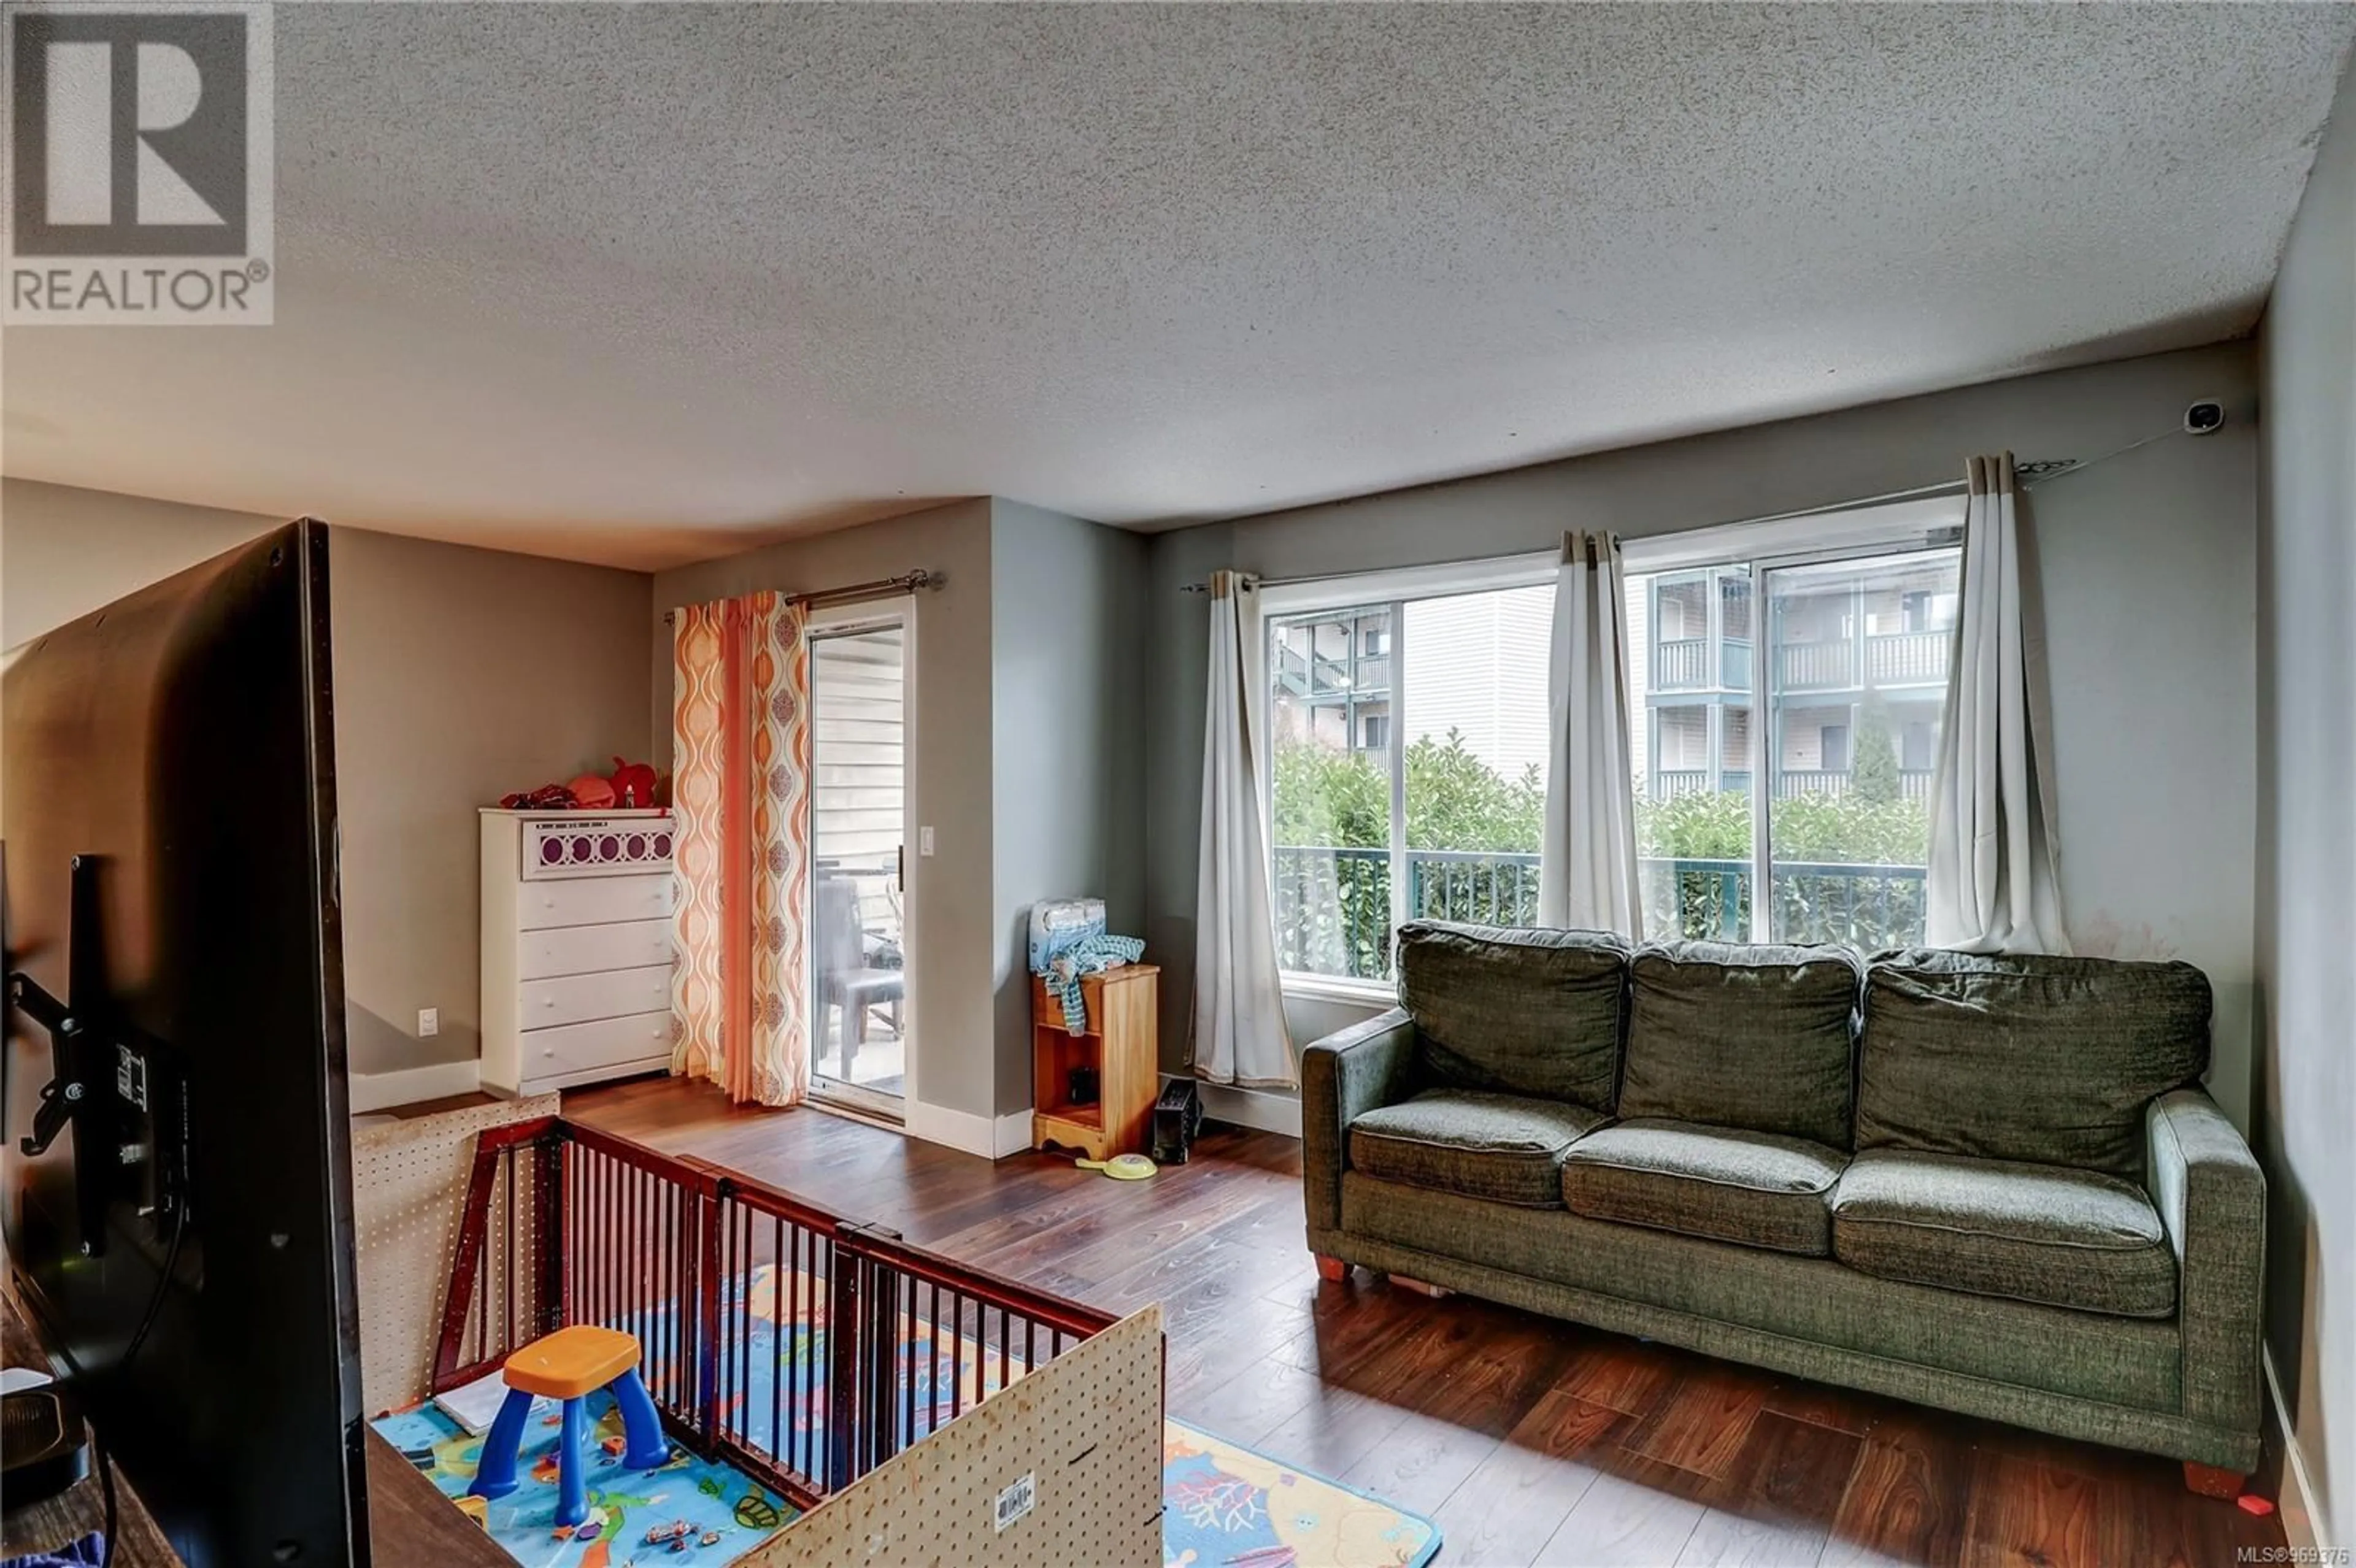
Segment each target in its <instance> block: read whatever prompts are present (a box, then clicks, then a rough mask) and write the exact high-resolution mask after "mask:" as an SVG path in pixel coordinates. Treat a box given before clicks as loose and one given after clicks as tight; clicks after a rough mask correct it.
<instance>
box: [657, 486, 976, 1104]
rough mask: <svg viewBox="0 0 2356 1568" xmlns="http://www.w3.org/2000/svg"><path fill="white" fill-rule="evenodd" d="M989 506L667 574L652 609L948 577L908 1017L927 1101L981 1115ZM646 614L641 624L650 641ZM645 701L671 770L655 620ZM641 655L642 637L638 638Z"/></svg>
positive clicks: (663, 660) (913, 895) (661, 643)
mask: <svg viewBox="0 0 2356 1568" xmlns="http://www.w3.org/2000/svg"><path fill="white" fill-rule="evenodd" d="M990 537H991V528H990V503H989V502H987V501H961V502H957V503H955V504H952V505H950V506H947V507H933V508H931V509H930V510H927V511H923V512H916V513H912V514H910V515H909V516H906V517H887V518H885V519H884V520H883V521H882V522H876V523H869V524H867V525H866V526H864V527H862V528H845V529H842V530H841V531H839V532H836V533H830V534H819V535H815V536H812V537H810V538H808V539H789V540H787V541H786V542H785V543H783V544H777V545H772V546H769V547H767V548H766V549H756V550H748V551H746V552H745V553H744V554H742V555H733V556H728V557H726V558H724V559H723V560H711V561H704V562H702V563H701V564H699V565H695V566H685V567H680V568H679V569H678V570H676V571H665V572H661V573H659V574H658V575H657V576H656V578H655V591H654V602H653V609H654V612H655V613H656V615H657V616H658V617H659V615H660V614H661V613H664V612H667V611H669V610H670V609H671V608H672V607H673V606H675V605H680V604H695V603H703V602H705V601H707V600H712V599H723V598H729V597H733V596H734V595H736V594H740V593H750V592H755V591H756V590H759V589H765V588H775V589H782V590H786V591H787V592H809V591H812V590H817V589H822V588H839V587H841V586H842V585H843V584H845V583H851V582H863V581H869V580H871V579H873V578H879V577H896V576H898V575H900V574H901V573H902V572H905V571H916V570H917V569H918V568H922V569H924V570H926V571H935V572H938V573H940V574H941V575H942V578H943V581H942V585H941V586H940V587H939V588H938V589H935V590H928V591H926V592H924V593H921V594H919V595H917V597H916V677H915V682H914V685H915V693H914V697H915V702H916V720H915V723H914V725H913V726H912V727H911V731H910V733H911V737H912V739H911V741H910V752H911V755H910V757H909V760H908V770H909V771H908V776H909V778H910V779H911V780H912V781H913V782H912V784H911V785H910V787H911V788H912V789H913V791H914V792H915V796H916V819H917V821H918V822H920V823H923V824H926V825H928V826H930V827H932V828H933V831H934V843H935V851H934V854H933V857H932V858H931V859H919V858H918V857H917V856H916V853H915V852H914V851H915V847H914V846H910V854H909V858H908V906H909V908H908V926H907V936H908V963H909V967H910V971H911V976H912V977H911V980H910V995H909V1008H910V1023H911V1025H912V1028H913V1030H914V1037H915V1040H916V1051H917V1053H918V1057H919V1061H920V1066H919V1068H918V1071H917V1079H918V1083H917V1093H918V1095H919V1096H920V1097H921V1098H922V1100H923V1101H924V1102H925V1103H926V1104H929V1105H934V1106H938V1107H941V1108H943V1109H945V1110H948V1111H954V1112H959V1113H962V1114H964V1115H969V1116H980V1117H986V1116H988V1115H991V1112H992V1109H993V1107H994V1106H995V1104H996V1101H997V1097H998V1093H997V1085H996V1077H997V1072H996V1052H995V1048H994V1045H993V1043H992V1042H993V1037H994V1033H995V1023H994V1019H993V1017H992V1013H991V990H992V986H993V982H994V957H993V955H994V954H995V952H996V945H997V944H996V929H995V928H996V911H995V906H994V903H993V897H992V894H993V888H992V882H991V865H992V859H991V854H992V842H991V834H992V821H991V555H990ZM646 629H647V622H646V621H645V620H644V619H643V618H642V619H641V621H640V623H639V635H640V636H641V637H644V636H645V635H646ZM653 634H654V636H653V665H652V667H653V672H654V688H653V701H654V704H655V706H654V707H653V709H651V712H652V716H653V723H654V728H655V733H656V748H657V750H658V752H659V753H660V757H661V761H660V763H659V765H661V766H663V767H666V768H668V767H669V752H670V628H669V627H668V626H665V625H663V624H661V622H660V620H659V619H657V620H656V621H655V622H654V624H653ZM637 654H638V657H639V658H640V660H641V661H642V663H643V662H644V661H645V659H646V656H647V645H646V643H644V642H640V643H638V644H637Z"/></svg>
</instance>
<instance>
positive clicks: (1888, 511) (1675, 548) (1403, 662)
mask: <svg viewBox="0 0 2356 1568" xmlns="http://www.w3.org/2000/svg"><path fill="white" fill-rule="evenodd" d="M1961 498H1962V487H1961V486H1957V487H1955V488H1954V490H1952V491H1946V492H1943V493H1940V494H1935V495H1930V496H1919V497H1912V498H1909V499H1906V500H1902V501H1895V502H1886V503H1878V504H1869V505H1863V506H1835V507H1821V508H1818V509H1815V510H1812V511H1807V512H1802V513H1798V514H1794V515H1791V516H1785V517H1769V518H1764V519H1761V520H1757V521H1751V522H1740V523H1723V524H1716V525H1711V526H1707V527H1702V528H1682V529H1676V530H1672V531H1667V532H1663V533H1658V534H1647V535H1643V536H1639V537H1636V538H1623V539H1622V568H1623V571H1624V572H1625V574H1626V575H1627V576H1629V577H1638V576H1655V575H1659V574H1661V573H1665V572H1672V571H1689V570H1697V569H1707V568H1713V567H1716V568H1724V567H1728V566H1741V567H1745V568H1746V569H1747V570H1748V571H1749V574H1750V581H1751V634H1750V640H1751V691H1750V695H1749V712H1750V715H1751V717H1750V720H1749V729H1750V746H1749V749H1748V754H1749V759H1750V763H1751V766H1750V770H1749V771H1750V773H1751V879H1752V886H1753V887H1754V888H1755V889H1758V890H1761V891H1760V892H1758V893H1755V894H1754V895H1753V897H1752V898H1751V922H1750V934H1749V938H1748V940H1749V942H1750V943H1751V944H1765V943H1767V942H1769V941H1770V932H1771V929H1772V919H1773V901H1772V899H1771V898H1769V897H1767V896H1765V893H1764V890H1766V889H1767V888H1769V887H1770V886H1771V885H1772V883H1771V881H1770V880H1769V879H1771V878H1772V876H1773V873H1774V861H1773V857H1772V838H1771V824H1770V820H1769V811H1770V802H1771V799H1772V797H1771V795H1770V794H1769V779H1768V776H1767V775H1768V773H1770V772H1771V771H1772V770H1771V769H1770V767H1769V766H1768V765H1767V760H1768V759H1767V751H1768V748H1769V747H1770V746H1772V745H1774V744H1776V743H1778V740H1779V737H1778V736H1777V735H1776V733H1775V725H1774V724H1773V723H1772V720H1769V719H1768V718H1767V717H1766V715H1767V714H1768V713H1769V711H1770V709H1768V706H1767V686H1768V680H1769V667H1770V665H1771V663H1772V660H1771V659H1770V657H1769V655H1768V644H1769V640H1770V632H1769V628H1768V624H1767V614H1768V605H1767V601H1766V599H1765V597H1764V595H1765V593H1766V574H1767V573H1768V572H1770V571H1777V570H1780V569H1783V568H1787V567H1796V566H1814V565H1823V564H1832V563H1836V562H1839V561H1845V560H1868V559H1871V558H1874V557H1879V556H1890V555H1904V554H1912V553H1915V552H1918V551H1928V550H1941V549H1954V548H1955V546H1957V545H1958V544H1960V543H1961V541H1962V535H1963V528H1962V523H1961V510H1962V508H1961V506H1960V502H1961ZM1559 561H1560V557H1559V553H1558V551H1555V550H1543V551H1531V552H1524V553H1518V554H1513V555H1503V556H1496V557H1493V558H1490V559H1487V560H1464V561H1451V562H1446V563H1443V564H1440V565H1434V566H1419V567H1402V568H1391V569H1385V570H1376V571H1362V572H1351V573H1346V574H1343V575H1338V576H1333V577H1321V578H1312V579H1304V580H1300V581H1290V582H1273V583H1265V584H1263V585H1262V586H1261V587H1260V588H1259V589H1258V613H1259V619H1260V627H1259V634H1258V636H1257V637H1255V638H1253V639H1252V643H1251V646H1250V648H1249V650H1248V656H1249V657H1250V659H1251V660H1252V662H1253V665H1254V667H1253V668H1251V669H1250V670H1248V671H1247V672H1246V675H1247V680H1248V685H1247V687H1246V690H1247V691H1248V693H1249V694H1250V697H1251V699H1252V700H1253V701H1254V702H1256V703H1257V704H1259V705H1261V706H1262V708H1263V709H1264V708H1265V705H1266V704H1267V703H1268V701H1269V695H1270V694H1269V647H1270V640H1271V638H1272V636H1273V635H1274V632H1273V628H1274V624H1275V623H1276V622H1277V621H1278V620H1280V619H1286V618H1290V617H1294V616H1299V615H1303V614H1314V613H1318V612H1320V611H1332V610H1344V609H1355V608H1365V609H1374V608H1378V607H1387V608H1388V609H1389V611H1390V613H1391V637H1390V649H1389V653H1388V655H1387V656H1388V658H1389V659H1390V692H1391V699H1390V700H1391V718H1392V720H1393V722H1392V723H1391V725H1390V733H1389V742H1390V743H1389V745H1388V746H1387V748H1386V749H1385V750H1386V752H1387V758H1388V765H1389V767H1390V778H1391V844H1390V872H1391V875H1390V883H1391V929H1392V930H1394V931H1396V930H1397V929H1398V924H1399V923H1400V921H1401V919H1402V918H1403V917H1404V915H1405V913H1406V901H1407V845H1406V833H1407V802H1406V779H1407V769H1406V765H1405V754H1404V752H1405V740H1404V736H1405V734H1406V725H1405V724H1404V722H1402V721H1401V720H1404V718H1405V715H1406V707H1407V682H1408V664H1409V660H1410V658H1411V656H1412V650H1411V649H1410V648H1409V647H1408V641H1407V635H1406V633H1407V620H1406V606H1407V605H1408V603H1411V602H1413V601H1416V600H1422V599H1446V598H1451V597H1454V596H1457V595H1460V594H1466V593H1482V592H1494V591H1497V590H1502V589H1510V588H1530V587H1536V586H1539V585H1541V584H1544V585H1551V584H1552V583H1553V582H1554V581H1555V580H1556V576H1557V571H1558V566H1559ZM1722 609H1723V606H1722V605H1721V604H1719V603H1715V602H1713V603H1710V604H1709V605H1708V606H1707V608H1706V611H1705V613H1706V615H1707V616H1708V617H1709V618H1711V619H1715V618H1716V617H1717V616H1718V615H1719V613H1722ZM1933 629H1936V628H1933ZM1947 629H1948V630H1949V631H1950V632H1951V634H1952V631H1953V627H1952V625H1951V626H1950V627H1949V628H1947ZM1255 729H1256V731H1257V732H1258V753H1259V754H1258V763H1259V769H1260V776H1261V778H1262V779H1263V780H1264V781H1266V784H1265V785H1264V787H1263V789H1262V791H1261V800H1260V802H1259V809H1260V831H1261V836H1262V842H1263V843H1265V844H1266V845H1267V846H1268V848H1269V867H1268V874H1269V898H1270V900H1271V901H1273V900H1274V897H1275V876H1276V857H1275V848H1276V831H1275V823H1276V800H1275V793H1276V792H1275V787H1274V784H1275V776H1276V775H1275V734H1274V731H1273V727H1272V726H1271V725H1269V724H1268V723H1265V722H1256V724H1255ZM1278 977H1279V981H1280V984H1281V986H1282V987H1283V989H1284V993H1285V995H1287V996H1289V997H1305V998H1318V999H1328V1000H1335V1001H1346V1002H1376V1003H1379V1002H1385V1001H1388V1000H1390V999H1392V998H1393V997H1396V995H1397V987H1396V986H1395V984H1393V983H1390V982H1386V981H1381V980H1357V979H1351V978H1348V977H1345V976H1333V975H1315V974H1311V973H1308V972H1306V971H1303V970H1298V969H1280V970H1279V971H1278Z"/></svg>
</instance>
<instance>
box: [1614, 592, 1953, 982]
mask: <svg viewBox="0 0 2356 1568" xmlns="http://www.w3.org/2000/svg"><path fill="white" fill-rule="evenodd" d="M1959 570H1960V568H1959V560H1958V555H1957V552H1956V551H1955V550H1954V549H1909V550H1903V551H1898V552H1893V553H1884V554H1878V555H1871V556H1866V557H1863V558H1856V557H1851V558H1847V559H1837V560H1817V561H1805V562H1799V563H1792V564H1771V563H1761V562H1745V561H1728V562H1721V563H1718V564H1714V565H1708V566H1699V567H1687V568H1682V569H1680V570H1676V571H1660V572H1652V573H1636V574H1632V575H1630V577H1629V578H1628V625H1629V643H1630V647H1629V655H1630V662H1631V665H1632V671H1631V674H1632V680H1631V683H1630V693H1629V700H1630V704H1631V709H1630V714H1629V719H1630V731H1631V741H1632V742H1633V752H1634V756H1635V765H1636V820H1637V832H1638V844H1637V854H1638V860H1639V868H1638V869H1639V875H1640V877H1641V879H1642V881H1643V889H1644V931H1645V934H1646V935H1647V936H1652V937H1677V936H1684V937H1694V938H1703V939H1708V940H1715V941H1720V942H1802V943H1841V944H1847V945H1849V946H1852V947H1856V948H1858V949H1860V950H1862V951H1866V952H1871V951H1873V950H1875V949H1877V948H1882V947H1893V946H1901V945H1904V944H1912V943H1919V942H1921V941H1922V913H1923V903H1922V877H1923V868H1924V866H1925V865H1926V864H1927V862H1928V860H1929V853H1930V839H1931V826H1930V795H1931V766H1932V760H1933V757H1935V756H1936V754H1937V751H1938V732H1939V726H1940V724H1941V722H1942V720H1944V715H1945V707H1946V694H1947V661H1948V658H1949V656H1950V655H1949V645H1950V643H1951V641H1952V639H1953V631H1954V621H1955V606H1956V590H1957V577H1958V571H1959ZM1762 887H1764V888H1765V889H1766V890H1767V897H1766V898H1765V900H1764V901H1762V900H1760V898H1759V897H1758V890H1759V889H1760V888H1762Z"/></svg>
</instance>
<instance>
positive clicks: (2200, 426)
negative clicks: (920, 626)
mask: <svg viewBox="0 0 2356 1568" xmlns="http://www.w3.org/2000/svg"><path fill="white" fill-rule="evenodd" d="M2224 423H2225V405H2224V404H2222V403H2221V402H2217V401H2215V400H2211V399H2209V398H2203V399H2201V400H2200V401H2199V402H2197V403H2195V404H2193V405H2192V406H2191V407H2190V408H2189V409H2187V410H2185V411H2184V433H2185V434H2187V435H2207V434H2208V433H2209V432H2211V431H2214V430H2218V429H2221V428H2222V426H2223V425H2224Z"/></svg>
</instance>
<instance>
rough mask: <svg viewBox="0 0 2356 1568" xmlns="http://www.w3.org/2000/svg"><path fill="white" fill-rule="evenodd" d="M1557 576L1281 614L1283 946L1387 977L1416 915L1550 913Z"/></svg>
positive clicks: (1498, 919) (1301, 961) (1291, 959)
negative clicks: (1548, 775) (1548, 776)
mask: <svg viewBox="0 0 2356 1568" xmlns="http://www.w3.org/2000/svg"><path fill="white" fill-rule="evenodd" d="M1553 607H1554V590H1553V588H1552V586H1551V585H1550V584H1548V583H1535V584H1532V585H1529V586H1526V587H1511V588H1505V589H1496V590H1490V591H1486V592H1456V593H1435V594H1430V595H1428V596H1425V597H1420V598H1392V599H1385V600H1374V601H1369V602H1365V603H1353V604H1343V605H1337V606H1334V607H1332V608H1325V609H1316V610H1307V611H1301V612H1298V613H1275V614H1271V615H1270V617H1269V621H1268V644H1267V670H1268V682H1269V723H1268V731H1269V750H1270V752H1271V758H1270V763H1271V765H1270V769H1269V772H1270V775H1271V777H1272V779H1273V791H1272V794H1273V816H1274V821H1273V824H1272V826H1273V829H1274V831H1273V832H1272V834H1271V835H1270V843H1271V844H1272V845H1273V847H1274V853H1273V857H1272V859H1273V862H1274V864H1273V868H1272V869H1273V874H1274V880H1275V894H1276V898H1275V915H1276V938H1277V951H1278V958H1279V961H1280V964H1281V965H1282V966H1283V967H1284V968H1285V969H1286V970H1287V971H1289V972H1290V973H1292V974H1294V975H1300V976H1321V977H1323V978H1326V979H1329V980H1339V981H1381V980H1383V979H1385V978H1387V976H1389V974H1390V950H1391V941H1390V933H1391V931H1392V930H1393V928H1394V927H1396V926H1397V925H1398V923H1400V922H1401V921H1404V920H1411V919H1415V918H1418V917H1425V916H1428V917H1431V918H1435V919H1442V920H1458V921H1477V922H1483V923H1491V924H1501V925H1528V924H1531V923H1534V922H1535V921H1536V920H1537V898H1538V880H1537V863H1538V823H1539V813H1540V811H1541V809H1542V808H1543V806H1544V805H1545V802H1546V780H1545V775H1544V773H1543V772H1542V769H1543V768H1544V765H1545V761H1546V722H1547V711H1546V709H1547V631H1548V621H1549V618H1550V617H1551V615H1552V613H1553Z"/></svg>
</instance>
